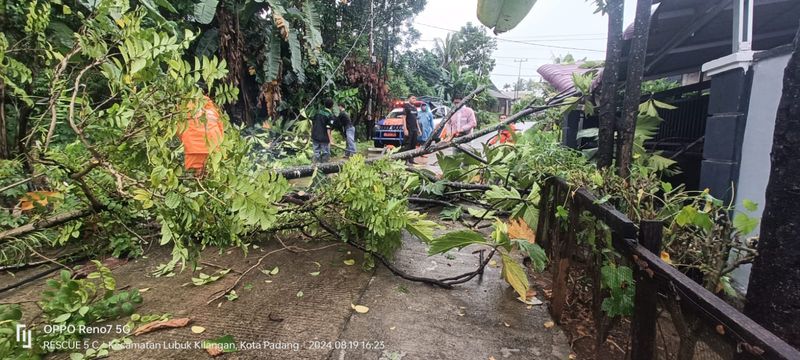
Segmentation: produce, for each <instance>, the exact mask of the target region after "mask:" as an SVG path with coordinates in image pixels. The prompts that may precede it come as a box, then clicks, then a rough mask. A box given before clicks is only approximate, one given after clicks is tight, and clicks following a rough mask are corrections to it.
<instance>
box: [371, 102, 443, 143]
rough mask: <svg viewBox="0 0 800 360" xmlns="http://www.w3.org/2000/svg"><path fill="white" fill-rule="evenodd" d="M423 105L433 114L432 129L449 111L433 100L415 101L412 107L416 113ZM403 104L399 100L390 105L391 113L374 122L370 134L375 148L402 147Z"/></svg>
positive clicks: (404, 118) (404, 119)
mask: <svg viewBox="0 0 800 360" xmlns="http://www.w3.org/2000/svg"><path fill="white" fill-rule="evenodd" d="M423 103H426V104H428V108H429V109H432V110H431V112H433V127H434V128H436V126H438V125H439V123H441V122H442V120H444V117H445V116H446V115H447V113H448V112H449V111H450V108H449V107H448V106H446V105H444V104H441V103H439V102H437V101H433V100H427V99H426V100H425V101H417V102H416V103H415V104H414V105H415V106H416V107H417V111H419V110H420V107H421V106H422V104H423ZM403 104H404V102H403V101H401V100H397V101H394V102H393V103H392V111H390V112H389V114H387V115H386V117H384V118H383V119H380V120H378V121H376V122H375V128H374V129H373V132H372V141H373V144H374V145H375V147H377V148H381V147H384V146H387V145H391V146H401V145H403V140H404V139H403V138H404V136H403V127H404V124H405V121H406V116H405V115H404V114H403Z"/></svg>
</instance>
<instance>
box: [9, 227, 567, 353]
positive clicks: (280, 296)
mask: <svg viewBox="0 0 800 360" xmlns="http://www.w3.org/2000/svg"><path fill="white" fill-rule="evenodd" d="M447 226H448V227H449V229H448V230H452V229H453V228H455V227H457V225H450V224H448V225H447ZM404 242H405V246H404V247H403V249H402V250H401V251H400V252H399V253H398V254H397V255H396V257H395V259H394V262H395V263H396V264H397V266H398V267H399V268H401V269H403V270H405V271H407V272H409V273H412V274H415V275H419V276H427V277H446V276H453V275H457V274H461V273H464V272H467V271H471V270H474V269H475V268H476V266H477V263H478V258H477V255H474V254H472V251H473V250H474V249H471V248H466V249H463V250H461V251H460V252H452V253H450V254H448V255H447V256H441V255H438V256H433V257H428V256H427V254H426V251H427V248H426V246H425V245H424V244H422V243H421V242H419V240H417V239H415V238H412V237H410V236H406V238H405V239H404ZM291 244H294V245H297V246H301V247H304V248H315V247H319V246H321V245H324V244H320V243H302V242H300V243H297V242H294V243H291ZM258 246H259V248H258V249H252V248H251V249H250V252H249V253H248V254H247V255H246V256H244V255H243V254H242V252H241V251H240V250H238V249H234V250H226V251H219V250H218V249H207V250H206V251H204V253H203V257H202V262H203V263H201V264H200V266H201V267H202V269H201V270H199V271H198V273H199V272H203V273H206V274H212V273H214V272H215V271H217V270H218V269H217V268H216V267H215V266H218V267H222V268H230V269H233V271H231V272H230V273H228V274H227V275H226V276H224V277H223V278H222V279H220V280H218V281H216V282H213V283H211V284H207V285H203V286H194V285H192V284H191V277H192V276H193V274H192V272H191V271H189V270H186V271H183V272H178V273H177V274H176V275H175V276H174V277H158V278H156V277H153V276H152V275H151V272H152V271H153V270H154V269H155V268H156V267H157V266H158V265H159V264H162V263H165V262H166V261H168V260H169V259H170V253H169V250H168V249H154V250H153V251H152V252H151V253H149V254H148V255H147V256H146V257H145V258H140V259H136V260H131V261H130V262H128V263H126V264H122V265H120V266H118V267H116V268H114V269H113V273H114V276H115V277H116V279H117V286H118V287H125V288H127V287H130V288H139V289H149V290H147V291H145V292H144V293H143V298H144V302H143V304H142V305H141V307H140V308H138V309H137V312H138V313H139V314H143V315H145V314H163V313H170V314H172V316H173V318H182V317H188V318H190V319H191V325H197V326H202V327H204V328H205V329H206V330H205V332H203V333H201V334H195V333H193V332H192V331H191V330H190V327H184V328H177V329H168V330H159V331H155V332H152V333H148V334H145V335H141V336H135V337H132V340H133V342H134V345H136V346H137V347H138V349H125V350H120V351H114V352H112V353H111V356H110V358H111V359H198V358H201V359H202V358H210V356H209V355H207V354H206V352H205V351H204V350H203V349H201V348H196V347H197V344H199V343H200V342H202V341H203V340H206V339H216V338H219V337H221V336H225V335H231V336H232V337H233V338H234V340H235V343H236V345H237V350H238V351H236V352H232V353H227V354H224V355H222V356H220V357H219V358H221V359H491V358H494V359H567V358H568V357H569V354H570V348H569V342H568V340H567V338H566V337H565V335H564V333H563V332H562V331H561V330H560V329H559V328H558V327H557V326H555V327H550V328H547V327H545V326H544V324H545V323H546V322H548V321H550V316H549V314H548V313H547V308H546V305H537V306H532V307H530V308H529V307H528V306H527V305H525V304H523V303H522V302H520V301H518V300H516V299H515V295H514V292H513V290H511V288H510V287H509V286H508V285H506V284H505V282H504V281H503V280H502V279H501V278H500V268H499V267H498V266H497V264H494V263H491V264H490V265H489V266H487V268H486V271H485V274H484V275H483V276H482V278H481V279H477V278H476V279H473V280H472V281H470V282H468V283H466V284H463V285H459V286H457V287H456V288H455V289H452V290H444V289H439V288H434V287H432V286H429V285H426V284H421V283H415V282H410V281H406V280H403V279H401V278H399V277H397V276H394V275H393V274H391V273H390V272H389V271H388V270H387V269H386V268H385V267H383V266H378V267H377V268H376V269H375V270H370V271H365V270H364V269H363V268H362V267H361V264H362V260H363V254H361V253H360V252H358V250H355V249H353V248H351V247H349V246H346V245H341V246H339V245H336V246H333V247H329V248H326V249H324V250H319V251H313V252H301V253H290V252H288V251H281V252H277V253H274V254H272V255H270V256H268V257H266V258H265V259H264V260H263V262H262V264H261V266H259V267H258V268H257V269H255V270H253V271H251V272H250V273H249V274H247V275H246V276H245V277H244V278H243V279H242V280H241V282H240V284H239V285H238V286H237V288H236V292H237V294H238V295H239V298H238V299H236V300H235V301H229V300H227V299H225V298H222V299H220V300H217V301H215V302H213V303H211V304H206V302H207V301H208V300H209V299H210V298H211V297H212V295H213V294H214V293H215V292H217V291H219V290H223V289H226V288H227V287H228V286H230V285H232V284H233V282H235V281H236V279H237V278H238V277H239V274H240V273H241V272H242V271H245V270H246V269H247V268H249V267H251V266H252V265H254V264H256V262H257V260H258V258H259V257H261V256H263V255H264V254H266V253H268V252H270V251H273V250H276V249H280V248H282V246H281V245H280V244H278V243H277V242H276V241H265V242H263V243H261V244H259V245H258ZM349 259H352V260H355V265H352V266H350V265H346V264H345V260H349ZM209 264H213V265H214V266H211V265H209ZM317 264H319V265H317ZM276 266H277V267H278V268H279V272H278V273H277V274H276V275H268V274H264V273H262V272H261V271H259V269H273V268H274V267H276ZM40 271H41V268H38V269H31V270H27V271H25V272H20V273H17V274H15V275H16V277H12V276H11V275H10V274H7V273H6V274H2V275H0V285H3V284H9V283H12V282H14V281H17V280H19V279H22V278H25V277H26V276H29V275H30V274H32V273H36V272H40ZM317 271H319V275H317V276H313V275H312V273H316V272H317ZM54 274H57V273H54ZM194 276H197V274H196V273H195V274H194ZM47 278H48V277H45V278H43V279H40V280H37V281H35V282H32V283H30V284H28V285H25V286H23V287H21V288H18V289H14V290H12V291H9V292H6V293H3V294H0V301H2V302H4V303H7V302H20V301H28V300H34V299H37V298H38V295H39V294H40V293H41V291H42V290H43V288H44V286H43V285H44V282H45V281H46V279H47ZM300 292H302V295H301V294H300ZM351 304H357V305H365V306H367V307H369V311H368V312H367V313H365V314H360V313H357V312H355V311H354V310H353V309H352V308H351ZM25 309H26V311H25V319H23V320H24V321H30V319H31V318H32V317H33V316H35V315H36V314H37V313H38V308H37V307H35V306H34V305H33V304H32V303H26V304H25ZM122 323H124V321H123V320H119V321H116V322H114V324H122ZM107 339H108V337H106V338H103V337H92V338H90V340H107ZM145 347H147V348H146V349H145ZM153 347H155V348H153ZM151 348H152V349H151ZM67 357H68V356H67V354H65V353H62V354H60V355H58V356H53V358H67Z"/></svg>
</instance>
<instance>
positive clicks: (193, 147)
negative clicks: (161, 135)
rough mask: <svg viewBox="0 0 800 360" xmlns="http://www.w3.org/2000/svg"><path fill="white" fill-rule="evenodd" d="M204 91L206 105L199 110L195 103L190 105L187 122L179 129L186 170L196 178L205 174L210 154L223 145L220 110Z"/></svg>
mask: <svg viewBox="0 0 800 360" xmlns="http://www.w3.org/2000/svg"><path fill="white" fill-rule="evenodd" d="M207 92H208V91H207V90H205V89H203V97H204V98H205V103H204V104H203V107H201V108H199V109H197V108H196V106H195V104H194V102H190V103H189V104H188V106H187V107H188V113H187V121H186V124H185V126H182V127H181V128H179V130H178V133H179V134H180V138H181V142H182V143H183V147H184V164H183V166H184V168H185V169H186V170H187V171H193V172H194V173H195V176H197V177H202V176H203V175H204V174H205V167H206V161H207V160H208V154H210V153H211V152H213V151H215V150H217V149H218V148H219V144H220V143H222V139H223V136H224V127H223V124H222V119H221V118H220V112H219V108H217V105H216V104H214V101H212V100H211V98H209V97H208V95H207Z"/></svg>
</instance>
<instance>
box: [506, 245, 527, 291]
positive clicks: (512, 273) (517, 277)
mask: <svg viewBox="0 0 800 360" xmlns="http://www.w3.org/2000/svg"><path fill="white" fill-rule="evenodd" d="M500 255H501V261H502V263H503V270H502V271H501V273H500V275H501V276H502V277H503V280H505V281H506V282H507V283H508V284H509V285H511V287H513V288H514V291H516V292H517V294H519V296H520V297H521V298H523V299H525V298H527V296H528V288H530V283H529V282H528V275H526V274H525V269H523V268H522V266H521V265H520V264H518V263H517V262H516V261H514V259H513V258H512V257H511V256H508V255H506V254H504V253H500Z"/></svg>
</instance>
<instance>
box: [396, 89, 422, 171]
mask: <svg viewBox="0 0 800 360" xmlns="http://www.w3.org/2000/svg"><path fill="white" fill-rule="evenodd" d="M416 102H417V97H416V96H413V95H412V96H409V97H408V102H407V103H405V104H404V105H403V114H404V115H405V117H406V124H405V125H406V127H405V131H404V132H403V133H404V135H405V136H406V138H405V144H403V147H402V148H401V150H402V151H408V150H414V149H415V148H416V147H417V137H418V136H419V134H420V133H422V131H420V129H419V122H418V121H417V106H416V105H415V103H416ZM406 163H408V164H414V159H408V160H406Z"/></svg>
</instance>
